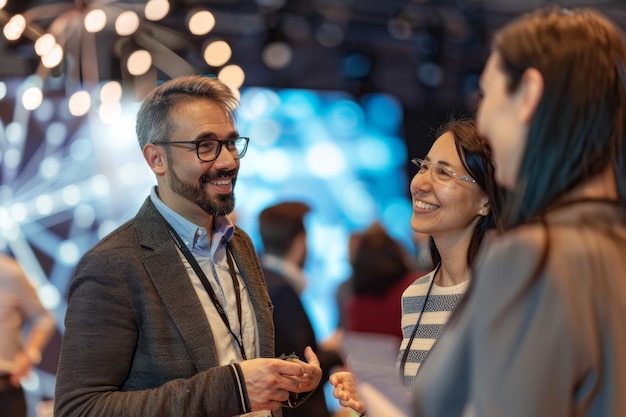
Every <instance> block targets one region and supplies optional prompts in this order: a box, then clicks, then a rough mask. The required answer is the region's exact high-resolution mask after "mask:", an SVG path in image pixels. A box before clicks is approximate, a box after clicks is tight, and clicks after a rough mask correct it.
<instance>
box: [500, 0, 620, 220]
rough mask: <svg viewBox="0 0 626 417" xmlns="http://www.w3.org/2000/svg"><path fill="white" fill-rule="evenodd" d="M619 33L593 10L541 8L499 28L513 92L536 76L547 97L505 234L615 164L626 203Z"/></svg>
mask: <svg viewBox="0 0 626 417" xmlns="http://www.w3.org/2000/svg"><path fill="white" fill-rule="evenodd" d="M622 36H623V35H622V33H621V31H620V30H619V29H618V28H617V27H616V26H615V25H614V24H612V23H611V22H609V21H608V20H607V19H606V18H604V17H603V16H601V15H599V14H598V13H597V12H594V11H591V10H585V9H581V10H564V9H558V8H550V9H543V10H539V11H536V12H533V13H528V14H526V15H523V16H522V17H520V18H518V19H517V20H515V21H513V22H512V23H510V24H508V25H507V26H505V27H504V28H503V29H502V30H500V31H499V32H498V33H497V34H496V36H495V38H494V42H493V50H494V51H496V52H497V53H498V54H499V55H500V56H501V69H502V70H503V71H504V72H505V73H506V74H507V75H508V89H509V91H510V92H513V91H515V90H516V89H517V87H518V86H519V84H520V81H521V79H522V76H523V74H524V71H525V70H526V69H528V68H534V69H536V70H538V71H539V72H540V73H541V75H542V77H543V83H544V90H543V96H542V97H541V100H540V102H539V105H538V107H537V109H536V111H535V114H534V116H533V119H532V122H531V124H530V128H529V132H528V138H527V144H526V151H525V153H524V157H523V160H522V163H521V166H520V172H519V173H518V186H517V187H516V189H515V190H514V191H513V194H512V197H513V198H512V199H511V200H510V202H511V204H509V205H507V211H506V214H505V218H504V225H505V227H506V228H510V227H515V226H517V225H519V224H521V223H524V222H526V221H528V220H530V219H532V218H536V217H538V216H540V215H541V214H542V213H543V212H545V211H546V210H547V209H548V208H549V207H550V206H551V205H553V204H555V203H558V202H559V201H560V199H561V198H562V197H563V196H564V194H566V193H567V192H569V191H571V190H572V189H573V188H575V187H576V186H578V185H579V184H581V183H582V182H584V181H585V180H587V179H589V178H592V177H594V176H597V175H598V174H600V173H602V172H603V171H604V170H605V169H606V168H607V167H608V166H611V165H612V166H613V168H614V171H615V179H616V182H617V187H618V193H619V196H620V199H621V200H622V201H624V199H625V197H626V155H625V152H626V150H625V149H624V134H626V74H625V68H624V66H625V65H624V64H625V61H626V46H625V44H624V41H623V37H622Z"/></svg>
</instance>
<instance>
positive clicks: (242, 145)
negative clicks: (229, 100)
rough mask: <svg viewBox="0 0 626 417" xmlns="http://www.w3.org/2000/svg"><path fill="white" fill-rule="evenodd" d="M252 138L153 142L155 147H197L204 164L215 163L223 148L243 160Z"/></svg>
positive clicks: (197, 152) (235, 157)
mask: <svg viewBox="0 0 626 417" xmlns="http://www.w3.org/2000/svg"><path fill="white" fill-rule="evenodd" d="M249 141H250V138H244V137H239V138H232V139H226V140H219V139H196V140H173V141H171V142H153V143H154V144H155V145H162V146H165V145H195V147H196V155H198V159H199V160H201V161H204V162H211V161H215V160H216V159H217V157H218V156H220V152H221V151H222V147H224V146H226V149H228V152H230V154H231V155H232V156H233V158H234V159H241V158H243V156H244V155H245V154H246V151H247V150H248V142H249Z"/></svg>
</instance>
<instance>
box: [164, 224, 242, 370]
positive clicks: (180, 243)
mask: <svg viewBox="0 0 626 417" xmlns="http://www.w3.org/2000/svg"><path fill="white" fill-rule="evenodd" d="M163 220H165V219H163ZM165 224H166V225H167V231H168V232H169V234H170V236H172V239H173V240H174V243H176V246H177V247H178V249H180V251H181V252H182V253H183V255H184V256H185V258H186V259H187V262H189V265H191V267H192V268H193V270H194V272H195V273H196V275H197V276H198V278H199V279H200V282H202V286H203V287H204V289H205V290H206V292H207V293H208V294H209V298H211V301H212V302H213V305H214V306H215V309H216V310H217V313H218V314H219V315H220V317H221V318H222V321H223V322H224V325H225V326H226V328H227V329H228V331H229V332H230V334H231V335H233V338H234V339H235V341H236V342H237V345H238V346H239V350H240V351H241V357H242V359H243V360H246V359H247V358H246V350H245V349H244V346H243V336H242V333H243V330H242V329H243V326H242V324H241V294H239V280H238V279H237V276H236V275H235V266H234V264H233V257H232V254H231V252H230V248H229V247H228V245H226V260H227V262H228V272H229V273H230V277H231V278H232V280H233V287H234V290H235V298H236V300H237V315H238V317H239V335H236V334H235V332H234V331H233V329H232V328H231V327H230V322H229V321H228V316H227V315H226V312H225V311H224V307H223V306H222V303H221V302H220V300H219V298H217V295H216V294H215V291H213V287H211V283H209V280H208V279H207V277H206V275H205V274H204V271H202V268H200V265H199V264H198V261H196V258H194V256H193V254H192V253H191V251H190V250H189V248H188V247H187V245H185V244H184V243H183V241H182V239H181V238H180V236H178V233H176V231H175V230H174V229H173V228H172V226H171V225H170V224H169V223H168V222H167V221H165ZM216 279H217V277H216Z"/></svg>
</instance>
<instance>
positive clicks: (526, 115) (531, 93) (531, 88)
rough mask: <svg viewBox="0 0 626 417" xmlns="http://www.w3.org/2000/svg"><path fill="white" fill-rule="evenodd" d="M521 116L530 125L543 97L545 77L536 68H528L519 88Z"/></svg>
mask: <svg viewBox="0 0 626 417" xmlns="http://www.w3.org/2000/svg"><path fill="white" fill-rule="evenodd" d="M517 94H518V95H519V116H520V118H521V121H522V122H523V123H525V124H526V125H529V124H530V122H531V121H532V119H533V116H534V115H535V111H536V110H537V107H538V106H539V102H540V101H541V97H543V75H541V73H540V72H539V70H537V69H535V68H527V69H526V70H525V71H524V74H522V79H521V81H520V85H519V88H518V93H517Z"/></svg>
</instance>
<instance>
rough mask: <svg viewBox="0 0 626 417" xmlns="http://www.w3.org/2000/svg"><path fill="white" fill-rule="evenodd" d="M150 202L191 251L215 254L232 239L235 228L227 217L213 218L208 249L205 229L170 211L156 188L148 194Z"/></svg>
mask: <svg viewBox="0 0 626 417" xmlns="http://www.w3.org/2000/svg"><path fill="white" fill-rule="evenodd" d="M150 200H151V201H152V203H153V204H154V206H155V207H156V209H157V210H158V211H159V213H161V215H163V217H164V218H165V220H166V221H167V222H168V223H169V224H170V225H171V226H172V228H173V229H174V231H175V232H176V233H178V236H180V238H181V239H182V241H183V242H184V244H185V245H186V246H187V247H188V248H189V250H191V251H201V252H209V251H210V252H211V254H215V251H216V250H217V249H218V248H219V247H220V246H222V245H226V243H228V242H230V239H232V237H233V234H234V232H235V226H234V224H233V222H232V221H231V220H230V218H229V217H228V216H219V217H214V219H213V233H212V236H211V242H212V245H211V247H210V248H209V241H208V239H207V237H206V235H207V230H206V228H205V227H201V226H198V225H196V224H195V223H192V222H190V221H189V220H187V219H186V218H185V217H183V216H181V215H180V214H178V213H177V212H176V211H174V210H172V209H171V208H170V207H169V206H168V205H167V204H165V203H164V202H163V201H162V200H161V199H160V198H159V195H158V194H157V187H156V186H155V187H153V188H152V190H151V192H150Z"/></svg>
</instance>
